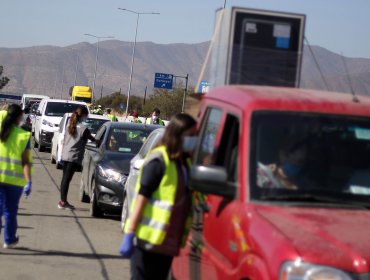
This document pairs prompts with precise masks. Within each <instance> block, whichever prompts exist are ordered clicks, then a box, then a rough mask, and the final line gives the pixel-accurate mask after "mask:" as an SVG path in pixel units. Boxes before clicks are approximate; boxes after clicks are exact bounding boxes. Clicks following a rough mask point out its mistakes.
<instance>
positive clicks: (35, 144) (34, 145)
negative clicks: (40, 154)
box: [33, 137, 39, 148]
mask: <svg viewBox="0 0 370 280" xmlns="http://www.w3.org/2000/svg"><path fill="white" fill-rule="evenodd" d="M33 140H34V144H33V147H34V148H37V147H38V146H39V144H38V143H37V141H36V137H34V138H33Z"/></svg>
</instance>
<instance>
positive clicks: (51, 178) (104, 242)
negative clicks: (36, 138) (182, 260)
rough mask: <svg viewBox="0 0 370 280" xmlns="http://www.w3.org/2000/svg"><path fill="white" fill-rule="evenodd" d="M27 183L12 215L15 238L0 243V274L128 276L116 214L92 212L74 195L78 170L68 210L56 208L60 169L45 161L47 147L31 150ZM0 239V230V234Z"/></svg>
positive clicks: (28, 278)
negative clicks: (10, 245) (28, 189)
mask: <svg viewBox="0 0 370 280" xmlns="http://www.w3.org/2000/svg"><path fill="white" fill-rule="evenodd" d="M33 157H34V174H33V186H32V187H33V189H32V193H31V195H30V196H29V198H27V199H25V198H24V197H22V199H21V203H20V206H19V215H18V235H19V237H20V242H19V244H18V247H17V248H16V249H8V250H6V249H3V248H2V246H1V248H0V279H1V280H4V279H6V280H8V279H9V280H11V279H17V280H18V279H19V280H33V279H37V280H42V279H63V280H65V279H120V280H121V279H129V275H130V274H129V262H128V261H127V260H124V259H122V258H121V257H120V256H119V253H118V248H119V244H120V242H121V239H122V234H121V231H120V223H119V218H117V217H104V218H102V219H96V218H92V217H90V215H89V204H86V203H81V202H79V201H78V188H79V182H80V176H81V173H76V174H75V176H74V178H73V180H72V182H71V185H70V189H69V195H68V200H69V201H70V203H71V204H73V205H75V206H76V209H75V210H74V211H70V210H60V209H58V207H57V203H58V201H59V185H60V181H61V177H62V171H61V170H56V168H55V165H52V164H51V163H50V153H48V152H47V153H40V152H38V151H36V150H33ZM0 238H1V243H0V244H2V242H3V234H1V236H0Z"/></svg>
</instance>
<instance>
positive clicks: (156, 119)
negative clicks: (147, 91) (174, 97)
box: [146, 108, 165, 126]
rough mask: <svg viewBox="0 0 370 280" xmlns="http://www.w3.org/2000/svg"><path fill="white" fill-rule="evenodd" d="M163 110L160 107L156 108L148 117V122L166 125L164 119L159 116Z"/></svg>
mask: <svg viewBox="0 0 370 280" xmlns="http://www.w3.org/2000/svg"><path fill="white" fill-rule="evenodd" d="M160 114H161V111H160V110H159V109H158V108H155V109H154V110H153V112H152V116H151V118H147V119H146V124H157V125H163V126H164V125H165V124H164V121H163V120H162V119H161V118H160V117H159V116H160Z"/></svg>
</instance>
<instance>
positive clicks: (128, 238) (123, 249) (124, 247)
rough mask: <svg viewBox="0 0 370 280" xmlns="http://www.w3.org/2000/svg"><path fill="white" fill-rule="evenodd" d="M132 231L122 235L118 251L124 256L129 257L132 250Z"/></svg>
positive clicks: (133, 235) (133, 236)
mask: <svg viewBox="0 0 370 280" xmlns="http://www.w3.org/2000/svg"><path fill="white" fill-rule="evenodd" d="M134 238H135V234H134V233H126V234H125V235H124V236H123V240H122V243H121V246H120V247H119V252H120V254H121V255H122V257H124V258H130V257H131V256H132V253H133V252H134Z"/></svg>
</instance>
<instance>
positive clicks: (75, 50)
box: [67, 47, 79, 86]
mask: <svg viewBox="0 0 370 280" xmlns="http://www.w3.org/2000/svg"><path fill="white" fill-rule="evenodd" d="M67 48H68V49H69V50H72V51H74V52H75V53H76V66H75V81H74V84H73V85H74V86H75V85H76V83H77V69H78V62H79V55H78V50H77V49H75V48H71V47H67Z"/></svg>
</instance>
